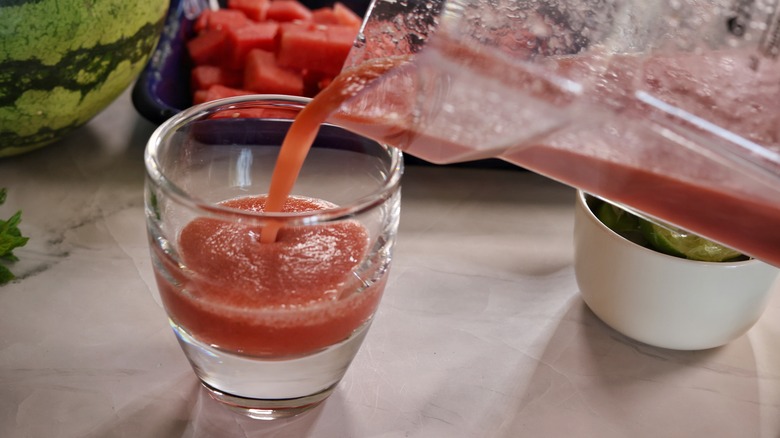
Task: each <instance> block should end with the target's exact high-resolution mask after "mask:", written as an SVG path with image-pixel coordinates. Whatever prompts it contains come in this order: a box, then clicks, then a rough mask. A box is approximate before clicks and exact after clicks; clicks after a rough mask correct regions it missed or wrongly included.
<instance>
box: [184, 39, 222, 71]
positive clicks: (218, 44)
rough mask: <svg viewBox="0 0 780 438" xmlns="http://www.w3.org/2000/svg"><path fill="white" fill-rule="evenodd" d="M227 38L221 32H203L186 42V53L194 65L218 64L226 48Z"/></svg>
mask: <svg viewBox="0 0 780 438" xmlns="http://www.w3.org/2000/svg"><path fill="white" fill-rule="evenodd" d="M227 44H228V41H227V36H226V35H225V32H222V31H221V30H204V31H203V32H201V33H199V34H198V35H196V36H195V37H194V38H192V39H190V40H189V41H187V52H188V53H189V55H190V58H191V59H192V62H194V63H195V64H196V65H203V64H220V63H221V62H222V60H223V59H224V54H225V49H226V48H227Z"/></svg>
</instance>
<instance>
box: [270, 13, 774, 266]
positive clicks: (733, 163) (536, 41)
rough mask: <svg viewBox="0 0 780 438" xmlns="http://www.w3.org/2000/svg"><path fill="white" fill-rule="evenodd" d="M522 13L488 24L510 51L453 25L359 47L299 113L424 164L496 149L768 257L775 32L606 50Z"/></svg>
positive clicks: (771, 235)
mask: <svg viewBox="0 0 780 438" xmlns="http://www.w3.org/2000/svg"><path fill="white" fill-rule="evenodd" d="M377 1H381V0H377ZM480 12H481V11H480ZM458 13H461V12H458ZM480 17H481V16H480ZM772 17H773V20H775V21H770V28H771V29H777V28H778V27H780V26H778V24H777V23H778V22H780V20H778V18H777V14H774V15H772ZM369 18H370V17H369ZM480 19H482V18H480ZM534 20H537V21H538V22H534ZM529 22H530V24H528V27H524V28H519V29H518V28H517V27H516V26H514V27H513V29H514V30H513V33H511V34H509V35H507V34H501V35H500V38H509V40H511V41H512V43H511V45H512V46H513V47H512V49H513V50H514V51H513V52H512V53H510V54H509V55H508V54H507V53H506V51H505V50H503V49H505V48H506V47H507V44H506V43H505V42H502V43H501V44H500V45H498V46H495V47H498V48H497V49H495V47H494V46H491V47H488V48H486V46H485V45H483V44H474V43H473V39H472V38H471V37H473V35H469V37H470V38H464V37H463V35H462V34H458V33H457V32H454V31H448V32H439V33H437V34H436V35H434V37H432V38H430V39H428V41H427V42H426V43H425V47H424V48H423V49H422V50H419V51H418V52H417V53H415V54H413V55H412V56H411V57H409V56H408V55H409V52H410V51H411V50H410V49H409V47H408V46H407V47H405V48H403V49H401V50H400V51H396V52H393V50H390V49H388V48H387V47H382V46H381V45H380V44H377V45H375V46H374V47H371V48H370V49H373V51H370V50H365V48H364V50H362V51H358V50H356V51H355V54H356V55H355V56H353V65H352V66H350V67H349V68H348V69H347V70H345V73H344V74H343V75H342V78H340V79H339V80H337V81H335V82H334V84H333V85H332V86H331V87H330V88H329V89H328V90H327V91H326V92H324V93H323V94H321V95H320V96H318V97H317V98H315V99H314V101H313V102H312V103H311V104H310V105H309V106H308V107H307V109H306V110H305V111H304V112H302V113H301V116H299V121H297V122H296V123H300V124H301V125H303V123H304V121H302V120H300V119H306V118H307V117H305V116H306V115H307V114H308V115H310V118H309V121H308V122H306V123H308V124H309V125H311V124H312V123H317V124H318V123H319V122H320V121H322V120H325V119H328V118H329V119H330V120H333V121H337V122H338V123H339V124H340V125H342V126H346V127H347V128H348V129H350V130H352V131H355V132H357V133H360V134H362V135H366V136H368V137H371V138H374V139H376V140H378V141H382V142H385V143H388V144H390V145H393V146H396V147H399V148H401V149H403V150H404V151H405V152H406V153H409V154H411V155H414V156H417V157H420V158H423V159H427V160H429V161H432V162H435V163H451V162H458V161H468V160H474V159H481V158H488V157H498V158H502V159H504V160H506V161H509V162H511V163H514V164H517V165H519V166H522V167H524V168H526V169H529V170H533V171H535V172H538V173H540V174H542V175H546V176H548V177H550V178H553V179H555V180H557V181H560V182H563V183H565V184H568V185H571V186H573V187H577V188H580V189H583V190H585V191H587V192H589V193H591V194H594V195H597V196H601V197H603V198H605V199H608V200H610V201H613V202H616V203H618V204H621V205H622V206H624V207H628V208H629V209H631V210H634V211H635V212H638V213H640V214H644V215H646V216H650V217H653V218H657V219H660V220H663V221H665V222H668V223H671V224H674V225H676V226H679V227H681V228H684V229H686V230H689V231H691V232H695V233H697V234H700V235H702V236H705V237H708V238H710V239H712V240H716V241H718V242H720V243H722V244H724V245H727V246H731V247H733V248H736V249H738V250H740V251H743V252H744V253H745V254H748V255H750V256H753V257H756V258H759V259H762V260H764V261H766V262H768V263H771V264H774V265H776V266H780V227H778V226H777V225H778V224H780V156H779V155H778V151H780V147H778V145H780V123H778V115H780V91H779V90H780V65H778V63H777V62H776V58H777V56H776V52H777V50H776V49H777V44H778V43H777V41H775V42H774V43H773V44H774V46H770V49H772V50H774V51H775V52H769V51H768V50H769V49H766V47H764V53H763V55H762V56H761V57H757V56H756V54H755V53H754V52H751V51H747V50H743V49H741V48H740V47H736V46H734V45H733V44H732V45H727V46H726V47H720V46H719V47H716V48H714V49H711V50H710V49H707V50H698V49H697V50H679V48H677V47H674V48H673V49H669V48H667V47H665V46H661V47H660V48H658V47H656V48H654V50H653V51H651V52H645V51H626V52H621V53H615V51H614V50H613V49H614V48H613V49H610V50H606V49H604V48H603V47H600V46H599V45H595V44H592V45H591V46H590V47H588V48H587V49H583V47H584V46H585V45H587V44H586V42H583V41H580V40H577V38H569V39H568V40H563V42H561V41H556V40H555V38H553V37H555V36H556V35H559V34H560V32H559V31H558V30H557V29H556V28H555V26H556V25H559V23H556V22H548V21H545V20H543V19H540V18H538V17H537V18H533V17H531V18H529V17H525V18H524V21H523V23H529ZM371 25H372V22H371V21H370V20H367V21H366V22H365V23H364V31H365V30H366V28H367V26H371ZM545 26H546V27H545ZM539 28H541V29H542V31H541V32H542V33H543V34H545V35H548V36H549V35H552V37H549V38H539V36H538V35H539V32H540V31H539ZM531 31H533V32H536V33H533V32H531ZM545 32H546V33H545ZM773 32H774V34H772V35H775V36H776V34H777V30H774V31H773ZM589 35H590V38H592V39H595V38H596V37H595V36H593V35H594V32H591V33H590V34H589ZM493 37H494V36H491V38H493ZM479 39H480V41H479V42H480V43H481V42H482V40H484V39H485V37H484V36H482V35H480V36H479ZM502 41H504V40H503V39H502ZM581 46H583V47H581ZM377 47H378V49H377ZM393 47H395V48H396V49H397V47H398V44H397V41H395V42H394V45H393ZM518 47H519V49H518ZM494 49H495V50H494ZM404 52H406V53H405V54H406V55H407V56H404V57H400V58H394V57H393V55H395V54H404ZM772 53H774V55H772ZM510 55H511V56H510ZM770 55H771V56H770ZM361 56H362V59H361ZM377 57H378V58H379V59H383V57H384V60H385V61H386V62H377V61H376V60H375V59H374V60H373V61H372V58H377ZM406 60H408V61H409V62H406ZM283 155H284V154H283ZM304 156H305V153H304ZM301 159H302V158H301ZM290 187H291V184H290Z"/></svg>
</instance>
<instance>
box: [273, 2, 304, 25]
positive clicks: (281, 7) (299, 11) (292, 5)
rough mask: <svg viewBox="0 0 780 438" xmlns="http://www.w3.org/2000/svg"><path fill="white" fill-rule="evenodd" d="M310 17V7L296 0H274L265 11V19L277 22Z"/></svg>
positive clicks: (302, 19) (301, 19)
mask: <svg viewBox="0 0 780 438" xmlns="http://www.w3.org/2000/svg"><path fill="white" fill-rule="evenodd" d="M311 17H312V13H311V9H309V8H308V7H306V6H305V5H303V4H302V3H301V2H299V1H298V0H274V1H272V2H271V5H270V6H268V12H267V13H266V19H268V20H273V21H279V22H285V21H296V20H300V21H310V20H311Z"/></svg>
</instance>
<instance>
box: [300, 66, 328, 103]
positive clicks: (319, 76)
mask: <svg viewBox="0 0 780 438" xmlns="http://www.w3.org/2000/svg"><path fill="white" fill-rule="evenodd" d="M332 80H333V77H332V76H331V75H326V74H324V73H322V72H318V71H313V70H304V71H303V95H304V96H306V97H314V96H316V95H317V94H318V93H319V92H320V91H322V89H323V88H325V85H327V84H328V83H330V82H331V81H332Z"/></svg>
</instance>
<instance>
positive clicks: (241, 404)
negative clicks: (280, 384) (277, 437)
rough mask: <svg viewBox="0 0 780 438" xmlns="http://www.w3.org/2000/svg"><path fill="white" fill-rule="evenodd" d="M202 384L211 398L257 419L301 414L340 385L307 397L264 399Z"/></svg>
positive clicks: (280, 417)
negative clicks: (231, 392)
mask: <svg viewBox="0 0 780 438" xmlns="http://www.w3.org/2000/svg"><path fill="white" fill-rule="evenodd" d="M201 384H202V385H203V387H204V388H206V390H208V393H209V396H211V398H213V399H214V400H216V401H218V402H220V403H222V404H223V405H224V406H226V407H227V408H228V409H230V410H231V411H233V412H236V413H238V414H241V415H245V416H247V417H249V418H253V419H255V420H279V419H282V418H290V417H294V416H296V415H300V414H302V413H304V412H306V411H309V410H311V409H313V408H315V407H317V406H318V405H319V404H320V403H322V402H323V401H324V400H325V399H326V398H328V396H329V395H330V394H331V393H332V392H333V390H334V389H335V388H336V386H337V385H338V383H336V384H333V385H332V386H330V387H328V388H326V389H325V390H323V391H320V392H318V393H316V394H312V395H309V396H305V397H298V398H287V399H270V400H264V399H255V398H246V397H241V396H237V395H233V394H228V393H226V392H223V391H220V390H219V389H217V388H214V387H212V386H211V385H209V384H208V383H206V382H203V381H201Z"/></svg>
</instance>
